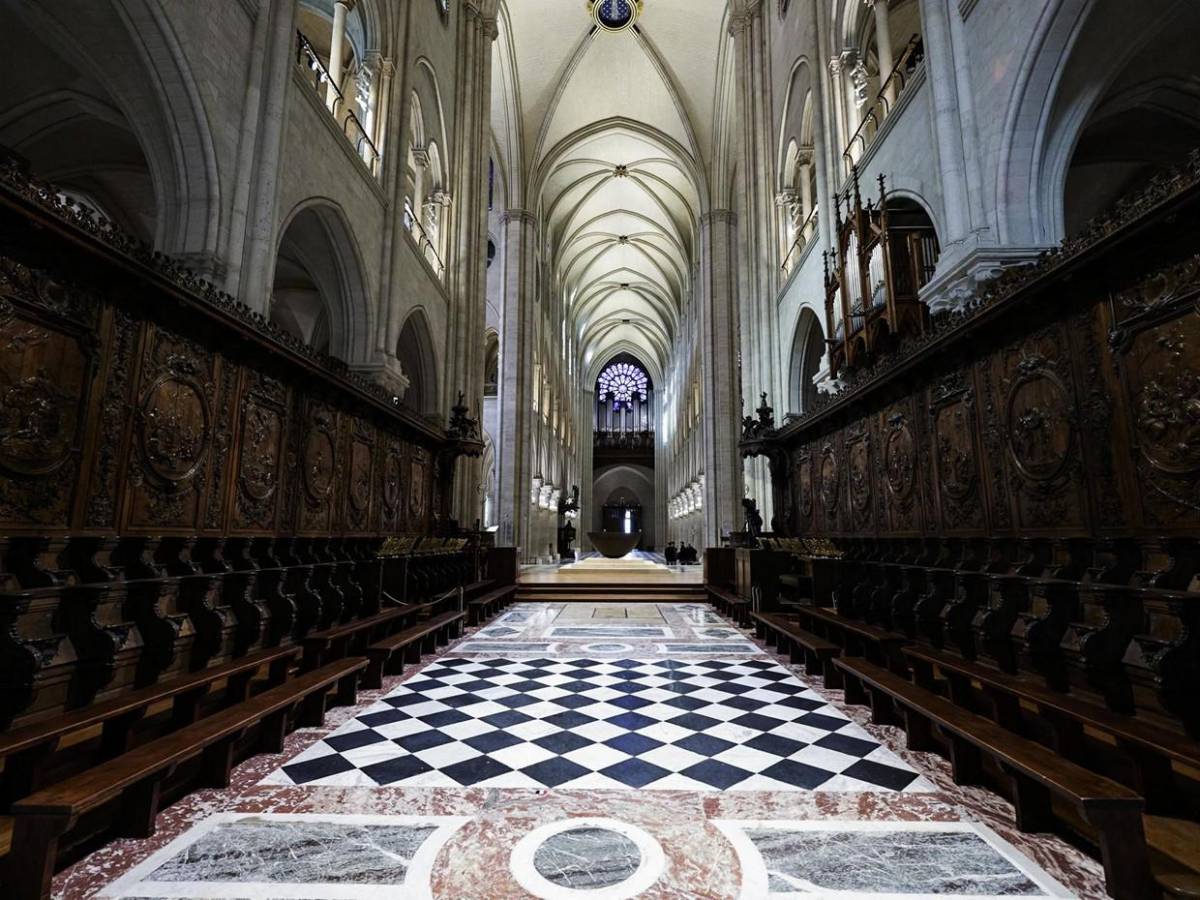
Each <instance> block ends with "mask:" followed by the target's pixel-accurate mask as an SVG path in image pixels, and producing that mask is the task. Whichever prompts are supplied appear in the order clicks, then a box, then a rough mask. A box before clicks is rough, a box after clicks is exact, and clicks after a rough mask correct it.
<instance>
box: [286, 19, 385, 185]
mask: <svg viewBox="0 0 1200 900" xmlns="http://www.w3.org/2000/svg"><path fill="white" fill-rule="evenodd" d="M296 38H297V41H296V64H297V66H298V67H299V68H300V70H301V71H302V72H304V73H305V75H306V78H307V80H308V82H309V84H311V85H312V88H313V90H314V91H315V92H316V94H317V96H318V97H319V98H321V99H322V101H323V102H324V104H325V108H326V109H327V110H329V114H330V115H331V116H333V120H334V121H335V122H337V124H338V127H339V128H340V129H341V132H342V134H343V135H344V136H345V138H346V140H347V141H349V143H350V146H352V147H353V148H354V152H355V153H356V154H357V155H358V157H359V159H361V160H362V161H363V164H364V165H365V166H366V167H367V168H368V169H369V170H370V171H371V174H372V175H374V176H375V177H376V178H378V177H379V172H380V165H379V163H380V154H379V150H378V148H377V147H376V146H375V142H374V141H373V140H372V139H371V135H370V133H369V132H368V129H367V128H366V126H364V125H363V123H362V121H361V120H360V119H359V118H358V116H357V115H356V114H355V113H354V110H352V109H350V106H349V104H347V103H346V97H345V95H344V94H343V93H342V90H341V88H340V87H339V86H338V85H337V84H335V83H334V79H333V76H331V75H330V73H329V70H328V69H327V68H326V67H325V64H324V63H323V62H321V57H320V56H318V55H317V51H316V50H315V49H313V45H312V44H311V43H310V42H309V40H308V38H307V37H305V36H304V34H303V33H301V32H299V31H298V32H296Z"/></svg>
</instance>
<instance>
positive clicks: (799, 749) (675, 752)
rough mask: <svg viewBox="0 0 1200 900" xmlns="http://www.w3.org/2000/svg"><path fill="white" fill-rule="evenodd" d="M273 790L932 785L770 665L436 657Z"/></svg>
mask: <svg viewBox="0 0 1200 900" xmlns="http://www.w3.org/2000/svg"><path fill="white" fill-rule="evenodd" d="M263 783H264V784H302V785H323V786H343V787H345V786H364V787H372V786H405V787H410V786H421V787H469V786H476V785H478V786H485V787H497V788H546V787H550V788H564V789H585V788H591V789H594V788H601V789H603V788H608V789H626V790H627V789H653V790H693V791H711V790H745V791H750V790H766V791H779V790H821V791H867V792H870V791H875V792H877V791H906V792H917V791H932V790H933V786H932V785H931V784H930V783H929V782H927V781H926V780H925V779H924V778H922V777H920V776H919V775H918V774H917V773H916V772H914V771H913V770H912V769H910V768H909V767H908V766H906V765H905V764H904V763H903V762H901V761H900V759H898V758H897V757H896V756H895V755H894V754H892V753H891V752H890V751H889V750H887V749H886V748H884V747H882V746H880V745H879V743H878V742H876V741H875V740H873V739H872V738H871V737H870V736H869V735H868V734H867V733H866V732H865V731H864V730H863V729H861V728H860V727H858V726H857V725H855V724H854V723H853V722H851V721H850V720H849V719H847V718H846V717H845V716H844V715H842V714H841V713H840V712H839V711H837V710H836V709H835V708H834V707H833V706H831V705H829V704H828V703H826V702H825V700H824V699H822V698H821V697H820V696H819V695H818V694H816V693H815V692H813V691H812V690H810V689H809V688H808V687H807V686H806V685H804V684H803V683H802V682H800V681H799V680H798V679H796V678H795V677H794V676H793V675H792V674H791V673H789V672H788V671H787V670H786V669H784V668H783V667H782V666H780V665H778V664H776V663H774V662H772V661H768V660H759V659H754V660H740V661H734V660H717V659H711V660H704V661H698V662H689V661H684V660H676V659H655V660H635V659H618V660H607V661H603V660H595V659H550V658H539V659H528V660H511V659H504V658H499V659H466V658H462V657H447V658H443V659H440V660H437V661H436V662H434V663H432V664H431V665H430V666H429V667H427V668H426V669H424V670H423V671H421V672H420V673H418V674H417V675H416V676H415V677H414V678H413V679H412V680H410V681H407V682H405V683H404V684H402V685H401V686H400V687H398V688H397V689H396V690H395V691H393V692H392V693H391V694H389V695H388V696H387V697H385V698H384V699H382V700H380V701H379V702H377V703H375V704H373V705H372V706H370V707H369V708H367V709H366V710H365V711H363V712H361V713H360V714H359V715H358V716H357V717H356V718H355V719H353V720H351V721H350V722H348V723H347V724H346V725H344V726H343V727H341V728H339V729H338V730H337V731H335V732H334V733H333V734H331V735H329V736H328V737H327V738H325V739H324V740H322V741H320V742H318V743H317V744H315V745H313V746H312V747H310V748H309V749H308V750H306V751H305V752H303V753H301V754H300V755H299V756H297V757H296V758H295V759H293V760H291V761H290V762H289V763H287V764H286V765H285V766H283V767H282V768H281V769H279V770H277V771H276V772H274V773H273V774H272V775H270V776H268V777H267V778H266V779H265V780H264V782H263Z"/></svg>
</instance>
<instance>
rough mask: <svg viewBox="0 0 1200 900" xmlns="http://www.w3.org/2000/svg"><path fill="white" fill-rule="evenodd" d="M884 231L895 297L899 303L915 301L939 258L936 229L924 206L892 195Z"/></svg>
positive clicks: (909, 198) (931, 276)
mask: <svg viewBox="0 0 1200 900" xmlns="http://www.w3.org/2000/svg"><path fill="white" fill-rule="evenodd" d="M887 234H888V244H889V250H890V253H891V272H892V287H893V291H894V294H895V297H896V299H897V301H899V302H910V301H915V300H916V299H917V295H918V294H919V293H920V290H921V288H923V287H924V286H925V285H926V284H928V283H929V281H930V280H931V279H932V278H933V273H934V270H935V269H936V268H937V263H938V259H939V258H940V257H941V244H940V243H939V241H938V236H937V229H935V228H934V225H933V220H932V219H931V218H930V217H929V212H928V211H927V210H926V209H925V207H924V206H922V205H921V204H920V203H918V202H917V201H916V200H913V199H912V198H911V197H904V196H900V195H896V194H892V195H890V196H889V197H888V199H887Z"/></svg>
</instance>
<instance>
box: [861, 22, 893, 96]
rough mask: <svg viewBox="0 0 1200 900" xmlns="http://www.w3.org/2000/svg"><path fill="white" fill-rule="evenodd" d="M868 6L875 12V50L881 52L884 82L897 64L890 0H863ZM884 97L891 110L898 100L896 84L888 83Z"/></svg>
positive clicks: (881, 71) (881, 80) (880, 69)
mask: <svg viewBox="0 0 1200 900" xmlns="http://www.w3.org/2000/svg"><path fill="white" fill-rule="evenodd" d="M863 2H864V3H866V4H867V6H869V7H871V9H872V10H873V11H874V12H875V50H876V52H877V53H878V54H879V81H880V83H882V82H883V80H884V79H885V78H887V77H888V75H890V74H891V72H892V67H893V66H895V65H896V61H895V59H893V58H892V32H891V30H890V29H891V23H889V22H888V0H863ZM883 96H884V99H886V100H887V102H888V111H889V112H890V111H891V108H892V104H893V103H895V102H896V88H895V85H888V86H887V88H885V89H884V93H883Z"/></svg>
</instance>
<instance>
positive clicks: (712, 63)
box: [493, 0, 725, 372]
mask: <svg viewBox="0 0 1200 900" xmlns="http://www.w3.org/2000/svg"><path fill="white" fill-rule="evenodd" d="M724 18H725V0H645V6H644V12H643V14H642V16H641V18H640V20H639V21H638V23H637V26H636V28H634V29H630V30H626V31H622V32H618V33H610V32H607V31H604V30H602V29H599V28H597V27H595V25H594V24H593V21H592V18H591V16H590V14H589V12H588V9H587V5H586V4H585V3H583V2H582V0H580V2H573V0H506V3H505V7H504V8H503V10H502V14H501V37H500V48H501V50H500V52H499V53H498V54H497V63H496V70H495V72H494V78H493V81H494V91H495V100H496V103H495V104H494V109H497V110H498V113H497V115H496V116H495V117H494V121H493V128H494V130H497V131H503V132H505V134H503V135H501V134H497V144H498V145H499V146H500V147H501V151H500V152H501V153H502V154H503V155H506V156H507V157H508V158H506V159H505V160H504V166H505V169H506V171H508V172H509V173H510V176H509V181H510V183H513V184H517V185H520V186H521V187H520V188H519V190H521V191H522V192H523V196H522V197H521V198H520V202H521V203H523V204H525V205H527V206H528V207H529V208H532V209H535V210H537V212H538V214H539V217H540V220H541V223H542V227H543V234H544V237H545V238H546V239H547V241H548V245H549V247H550V254H551V262H552V272H553V276H554V283H555V284H556V286H557V288H558V289H559V290H561V291H562V293H563V296H564V299H565V300H566V308H567V311H568V312H567V315H568V321H569V324H570V327H571V328H573V329H574V331H575V333H576V335H577V336H578V338H579V347H580V352H581V356H582V359H581V362H582V364H583V366H584V368H585V370H586V368H587V367H588V366H589V364H592V365H593V366H594V365H596V364H598V362H603V361H604V360H605V359H606V358H607V357H610V356H612V355H613V354H614V353H616V352H619V351H621V350H626V351H632V352H635V353H636V354H638V355H640V356H642V357H643V358H644V359H645V361H646V362H647V364H649V365H651V367H652V368H657V369H658V370H659V371H660V372H662V371H665V370H666V369H667V365H668V360H669V355H670V350H671V346H672V344H673V342H674V338H675V335H676V333H677V330H678V323H679V316H680V310H681V307H682V303H683V300H684V298H685V297H686V296H687V294H688V292H689V291H690V290H691V280H692V273H693V270H694V267H695V261H696V252H697V251H696V247H697V228H698V225H697V223H698V221H699V218H700V215H701V212H702V210H703V209H705V208H706V206H707V200H706V194H707V188H706V184H707V176H706V174H705V169H706V161H707V160H709V159H710V158H711V154H712V142H713V134H714V127H713V123H714V121H715V118H716V116H715V113H714V109H715V108H716V106H717V92H718V66H717V59H718V56H719V54H720V52H721V49H722V40H723V36H724V35H725V29H724V27H723V26H724ZM514 174H515V175H516V177H515V178H514V177H513V176H514Z"/></svg>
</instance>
